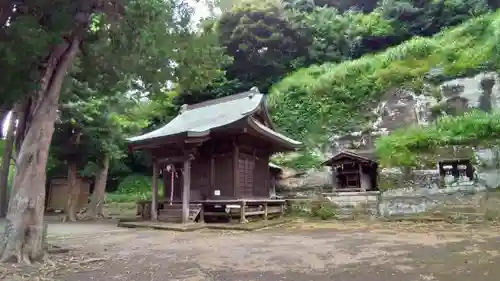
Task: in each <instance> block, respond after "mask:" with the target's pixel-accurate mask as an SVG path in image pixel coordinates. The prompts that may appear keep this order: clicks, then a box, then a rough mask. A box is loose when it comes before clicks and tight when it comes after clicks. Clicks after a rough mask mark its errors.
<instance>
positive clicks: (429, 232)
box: [0, 222, 500, 281]
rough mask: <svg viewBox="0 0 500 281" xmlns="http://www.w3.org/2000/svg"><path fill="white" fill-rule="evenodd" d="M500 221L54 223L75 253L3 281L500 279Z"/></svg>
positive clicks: (13, 272) (53, 235)
mask: <svg viewBox="0 0 500 281" xmlns="http://www.w3.org/2000/svg"><path fill="white" fill-rule="evenodd" d="M499 231H500V227H495V226H465V225H450V224H444V223H434V224H415V223H395V222H392V223H375V222H370V223H361V222H359V223H355V222H351V223H341V222H339V223H295V224H292V225H289V226H284V227H279V228H270V229H264V230H261V231H255V232H233V231H215V230H202V231H198V232H190V233H179V232H167V231H159V230H133V229H119V228H116V227H115V226H114V225H111V224H105V223H99V224H96V223H78V224H61V223H53V224H51V225H50V226H49V236H50V238H49V241H50V242H51V243H53V244H57V245H60V246H63V247H69V248H71V249H72V250H71V251H70V252H69V253H63V254H55V255H52V256H51V257H50V260H47V261H46V262H45V263H44V264H43V265H36V266H31V267H26V266H21V267H19V266H18V267H13V266H11V265H9V266H5V265H4V266H3V267H0V280H2V278H3V280H9V281H17V280H64V281H80V280H81V281H84V280H85V281H87V280H103V281H104V280H106V281H109V280H123V281H147V280H151V281H153V280H154V281H166V280H169V281H170V280H172V281H174V280H185V281H202V280H203V281H205V280H217V281H225V280H228V281H229V280H231V281H232V280H235V281H257V280H263V281H269V280H273V281H275V280H276V281H278V280H293V281H301V280H304V281H323V280H324V281H327V280H328V281H331V280H339V281H366V280H370V281H431V280H440V281H451V280H453V281H470V280H480V281H489V280H492V281H493V280H498V276H500V266H498V265H499V264H500V239H498V234H499V233H500V232H499Z"/></svg>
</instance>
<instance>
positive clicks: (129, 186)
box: [116, 174, 163, 194]
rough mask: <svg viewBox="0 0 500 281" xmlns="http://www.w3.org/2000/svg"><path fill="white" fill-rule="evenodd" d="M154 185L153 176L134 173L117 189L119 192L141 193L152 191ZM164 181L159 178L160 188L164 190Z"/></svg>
mask: <svg viewBox="0 0 500 281" xmlns="http://www.w3.org/2000/svg"><path fill="white" fill-rule="evenodd" d="M152 186H153V179H152V178H151V176H145V175H142V174H132V175H129V176H127V177H126V178H124V179H123V180H122V181H121V182H120V184H119V185H118V188H117V190H116V193H117V194H139V193H149V194H150V193H151V192H152ZM162 187H163V181H162V180H161V179H160V178H159V179H158V190H159V191H160V192H162V191H163V188H162Z"/></svg>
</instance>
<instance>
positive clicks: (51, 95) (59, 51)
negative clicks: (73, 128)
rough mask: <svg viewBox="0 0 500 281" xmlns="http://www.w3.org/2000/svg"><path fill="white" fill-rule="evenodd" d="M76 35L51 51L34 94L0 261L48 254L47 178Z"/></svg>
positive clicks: (0, 247) (0, 248) (74, 52)
mask: <svg viewBox="0 0 500 281" xmlns="http://www.w3.org/2000/svg"><path fill="white" fill-rule="evenodd" d="M79 43H80V40H79V38H78V37H77V36H73V37H72V38H71V39H70V40H69V41H65V42H63V43H61V44H59V45H57V46H56V47H55V48H54V49H53V50H52V51H51V53H50V55H49V57H48V58H47V61H46V63H45V65H44V69H43V71H42V73H41V74H42V76H41V79H40V81H39V86H38V90H37V92H36V94H35V96H34V99H33V100H34V102H33V105H34V106H33V107H32V111H31V114H32V117H33V118H31V122H30V123H29V127H28V128H27V130H26V135H25V136H24V140H23V142H22V144H21V147H20V149H19V153H18V156H17V159H16V172H15V176H14V181H13V184H12V190H11V197H10V202H9V208H8V211H7V219H6V225H5V233H4V236H3V239H2V240H1V244H0V261H2V262H5V261H8V260H11V259H17V261H18V262H23V261H24V262H27V263H30V262H31V261H33V260H40V259H41V258H43V255H44V246H45V245H44V244H43V241H44V233H45V231H44V221H43V215H44V205H45V181H46V173H45V169H46V166H47V158H48V155H49V146H50V142H51V140H52V134H53V133H54V125H55V121H56V117H57V109H58V103H59V97H60V92H61V86H62V82H63V80H64V78H65V76H66V74H67V72H68V70H69V69H70V67H71V64H72V62H73V60H74V58H75V56H76V54H77V52H78V45H79Z"/></svg>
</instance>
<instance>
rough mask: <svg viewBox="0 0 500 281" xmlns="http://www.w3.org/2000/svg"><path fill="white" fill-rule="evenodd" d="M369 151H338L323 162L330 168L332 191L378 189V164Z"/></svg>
mask: <svg viewBox="0 0 500 281" xmlns="http://www.w3.org/2000/svg"><path fill="white" fill-rule="evenodd" d="M374 159H375V158H374V157H373V153H371V152H352V151H348V150H344V151H340V152H338V153H337V154H335V155H334V156H333V157H331V158H330V159H328V160H327V161H325V162H324V163H323V165H324V166H330V167H331V168H332V177H333V179H332V180H333V181H332V183H333V188H332V191H333V192H352V191H354V192H355V191H376V190H378V186H377V178H378V164H377V161H375V160H374Z"/></svg>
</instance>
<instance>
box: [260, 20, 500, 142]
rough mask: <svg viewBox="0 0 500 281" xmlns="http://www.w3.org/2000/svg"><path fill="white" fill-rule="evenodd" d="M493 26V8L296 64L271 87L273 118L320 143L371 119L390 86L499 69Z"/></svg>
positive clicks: (496, 23)
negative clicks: (427, 33) (331, 58)
mask: <svg viewBox="0 0 500 281" xmlns="http://www.w3.org/2000/svg"><path fill="white" fill-rule="evenodd" d="M499 27H500V14H499V13H496V14H491V15H486V16H482V17H478V18H475V19H472V20H470V21H468V22H466V23H464V24H462V25H461V26H459V27H457V28H454V29H450V30H446V31H444V32H442V33H440V34H438V35H436V36H434V37H432V38H418V37H417V38H413V39H411V40H409V41H407V42H405V43H403V44H401V45H399V46H397V47H393V48H390V49H388V50H387V51H385V52H382V53H379V54H375V55H366V56H364V57H362V58H360V59H358V60H354V61H347V62H343V63H340V64H324V65H321V66H313V67H310V68H305V69H301V70H299V71H297V72H295V73H293V74H292V75H290V76H289V77H287V78H285V79H283V80H282V81H281V82H280V83H278V84H276V85H275V86H274V87H273V88H272V91H271V95H270V99H269V104H270V107H271V113H272V116H273V119H274V121H275V122H276V124H277V125H278V126H279V127H280V128H281V129H282V130H284V131H286V132H287V133H289V134H291V135H292V136H293V137H294V138H296V139H299V140H303V141H304V142H305V143H306V144H311V143H312V144H318V143H320V144H326V143H327V142H329V140H328V139H329V136H332V135H333V134H334V133H335V134H339V133H342V132H347V131H351V130H355V129H359V128H360V127H362V126H367V123H368V124H369V122H370V120H372V119H373V116H372V113H371V112H370V111H369V110H367V109H369V108H372V107H373V106H374V105H375V104H376V103H377V102H378V101H379V100H380V99H381V97H382V96H383V95H384V94H385V93H386V92H388V91H389V90H390V89H393V88H395V87H408V88H411V89H419V88H421V85H422V82H423V80H424V77H431V78H432V79H435V80H443V79H447V78H451V77H457V76H462V75H468V74H471V73H477V72H479V71H481V70H484V69H490V70H498V69H500V64H499V63H498V62H499V61H500V60H499V56H500V50H499V47H498V46H500V33H499V32H500V31H499Z"/></svg>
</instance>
